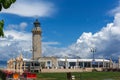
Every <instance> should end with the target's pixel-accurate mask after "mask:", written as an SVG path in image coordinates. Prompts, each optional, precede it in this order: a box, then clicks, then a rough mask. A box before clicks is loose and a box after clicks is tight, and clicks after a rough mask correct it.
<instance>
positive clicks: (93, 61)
mask: <svg viewBox="0 0 120 80" xmlns="http://www.w3.org/2000/svg"><path fill="white" fill-rule="evenodd" d="M90 51H91V52H92V53H93V60H92V65H94V64H95V57H94V53H95V52H96V48H91V49H90Z"/></svg>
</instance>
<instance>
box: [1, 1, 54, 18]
mask: <svg viewBox="0 0 120 80" xmlns="http://www.w3.org/2000/svg"><path fill="white" fill-rule="evenodd" d="M54 11H55V5H54V4H53V3H50V2H47V1H43V0H17V1H16V2H15V3H14V4H12V6H11V7H10V8H9V9H7V10H5V9H3V10H2V13H10V14H16V15H19V16H26V17H45V16H50V15H52V14H53V13H54Z"/></svg>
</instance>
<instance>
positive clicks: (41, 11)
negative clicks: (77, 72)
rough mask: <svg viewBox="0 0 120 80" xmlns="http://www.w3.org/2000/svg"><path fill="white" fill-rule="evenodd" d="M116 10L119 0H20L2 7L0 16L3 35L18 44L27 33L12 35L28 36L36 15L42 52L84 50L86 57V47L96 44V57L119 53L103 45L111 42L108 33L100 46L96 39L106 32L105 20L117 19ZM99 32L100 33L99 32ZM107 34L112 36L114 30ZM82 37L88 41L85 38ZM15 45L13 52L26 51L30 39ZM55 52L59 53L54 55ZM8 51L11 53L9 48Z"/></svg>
mask: <svg viewBox="0 0 120 80" xmlns="http://www.w3.org/2000/svg"><path fill="white" fill-rule="evenodd" d="M31 4H32V5H31ZM119 10H120V9H119V0H26V1H24V0H20V1H17V2H16V3H15V4H13V5H12V6H11V8H9V9H7V10H3V11H2V12H1V13H0V16H1V17H0V19H4V20H5V27H4V31H5V32H6V34H5V35H6V36H11V37H12V41H16V44H17V45H18V44H20V43H21V44H22V41H23V42H29V41H31V40H30V39H31V37H29V38H28V39H26V38H25V39H20V37H19V38H18V37H16V36H18V35H17V33H18V34H19V33H20V34H19V35H21V34H22V35H24V34H25V35H24V37H25V36H27V34H28V35H29V36H30V35H31V29H32V28H33V22H34V21H35V19H36V18H38V19H39V21H40V23H41V28H42V42H43V54H44V55H46V56H47V55H48V56H50V55H51V54H54V55H55V56H60V55H62V56H65V55H66V56H69V57H71V56H80V57H81V56H83V55H81V54H84V57H89V56H91V54H89V53H90V52H89V48H90V47H97V48H100V49H98V51H97V52H98V53H97V55H99V54H100V57H101V56H107V55H108V54H111V56H116V55H114V54H115V53H116V54H120V51H119V50H118V49H117V50H112V51H109V50H108V49H107V48H108V47H109V46H108V45H113V44H110V43H111V40H110V38H113V37H111V35H110V36H109V37H108V36H107V44H106V45H104V48H103V45H101V46H99V47H98V46H97V45H98V42H99V44H101V43H102V44H104V43H105V41H106V39H105V40H103V37H106V36H105V35H106V34H107V33H108V32H106V31H107V29H108V27H109V26H111V25H109V24H111V23H113V24H115V23H116V22H118V20H117V19H115V17H116V16H117V17H118V18H119V16H118V15H117V14H118V13H119ZM107 25H108V26H107ZM113 26H114V25H113ZM102 32H103V34H101V33H102ZM115 32H116V31H115ZM118 33H119V32H118ZM110 34H113V36H114V33H110ZM101 35H102V37H101ZM117 36H118V35H117ZM22 37H23V36H22ZM24 37H23V38H24ZM100 37H101V38H100ZM98 38H100V39H98ZM8 39H9V37H7V38H6V39H5V40H3V39H1V40H2V41H3V42H5V43H6V45H8V44H7V43H9V46H8V48H9V47H10V46H12V45H13V46H14V45H15V44H14V43H12V42H11V40H8ZM113 39H114V38H113ZM20 40H21V41H20ZM86 40H88V41H87V42H86ZM94 40H95V41H94ZM116 40H117V41H118V42H119V40H118V39H116V36H115V40H112V42H113V43H114V41H115V42H116ZM103 41H104V42H103ZM81 42H82V43H81ZM89 43H90V44H89ZM1 44H2V43H1ZM91 44H93V45H91ZM6 45H4V46H1V49H2V48H5V47H6ZM23 46H24V47H25V48H26V49H27V50H25V48H24V49H21V48H23ZM118 46H119V44H118ZM17 47H18V50H16V51H14V50H13V53H18V52H23V53H26V51H27V53H30V52H29V51H28V48H29V49H30V47H31V43H30V46H25V45H22V46H17ZM115 47H117V46H115ZM13 48H14V47H13ZM82 49H83V50H82ZM51 50H54V51H53V52H52V51H51ZM3 52H4V53H7V52H6V51H2V50H0V53H3ZM8 52H9V51H8ZM49 52H51V53H49ZM58 53H59V55H57V54H58ZM9 54H12V52H11V53H9ZM73 54H74V55H73ZM101 54H102V55H101ZM16 55H17V54H16ZM5 57H6V55H5ZM8 57H9V56H8ZM8 57H7V58H8Z"/></svg>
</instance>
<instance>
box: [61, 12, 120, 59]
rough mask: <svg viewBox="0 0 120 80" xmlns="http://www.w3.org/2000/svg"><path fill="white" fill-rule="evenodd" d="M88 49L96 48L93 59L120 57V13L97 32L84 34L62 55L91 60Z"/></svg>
mask: <svg viewBox="0 0 120 80" xmlns="http://www.w3.org/2000/svg"><path fill="white" fill-rule="evenodd" d="M90 48H96V53H95V57H96V58H98V57H99V58H100V57H105V58H106V57H107V58H110V57H118V56H119V55H120V13H117V14H116V15H115V17H114V21H113V22H112V23H108V24H107V26H106V27H103V28H102V29H101V30H100V31H99V32H96V33H95V34H92V33H91V32H89V33H86V32H84V33H83V34H82V35H81V36H80V37H79V38H78V39H77V41H76V43H75V44H73V45H71V46H69V47H68V49H67V50H66V51H65V52H63V53H62V55H64V54H65V55H66V54H67V56H69V57H73V56H79V57H81V58H92V55H93V54H92V52H90Z"/></svg>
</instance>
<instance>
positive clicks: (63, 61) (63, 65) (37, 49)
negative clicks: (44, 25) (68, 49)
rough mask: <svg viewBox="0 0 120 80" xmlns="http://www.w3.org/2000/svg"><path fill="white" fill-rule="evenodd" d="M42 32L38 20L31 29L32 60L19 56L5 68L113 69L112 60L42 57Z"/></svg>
mask: <svg viewBox="0 0 120 80" xmlns="http://www.w3.org/2000/svg"><path fill="white" fill-rule="evenodd" d="M41 34H42V30H41V25H40V22H39V21H38V19H36V21H35V22H34V27H33V29H32V59H25V58H23V57H22V55H20V56H19V57H17V58H16V59H10V60H9V61H8V63H7V68H8V69H10V70H15V71H21V72H23V71H25V70H28V71H33V72H34V71H37V72H40V71H42V69H56V70H57V69H81V68H113V62H112V60H107V59H94V61H93V59H79V58H78V59H69V58H67V57H65V58H56V57H49V56H48V57H43V56H42V47H41V38H42V36H41Z"/></svg>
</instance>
